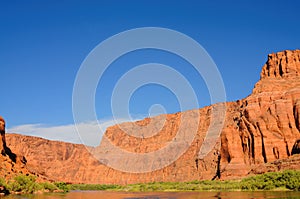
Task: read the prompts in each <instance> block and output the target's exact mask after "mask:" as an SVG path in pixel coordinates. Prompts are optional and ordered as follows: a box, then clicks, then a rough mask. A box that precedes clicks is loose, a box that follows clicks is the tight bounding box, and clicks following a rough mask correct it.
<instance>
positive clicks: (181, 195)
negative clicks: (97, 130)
mask: <svg viewBox="0 0 300 199" xmlns="http://www.w3.org/2000/svg"><path fill="white" fill-rule="evenodd" d="M93 198H100V199H203V198H212V199H246V198H247V199H248V198H251V199H267V198H290V199H292V198H300V192H279V191H276V192H171V193H170V192H163V193H158V192H151V193H141V192H139V193H131V192H130V193H128V192H107V191H78V192H76V191H75V192H71V193H68V194H36V195H22V196H17V195H10V196H6V197H4V198H3V199H93Z"/></svg>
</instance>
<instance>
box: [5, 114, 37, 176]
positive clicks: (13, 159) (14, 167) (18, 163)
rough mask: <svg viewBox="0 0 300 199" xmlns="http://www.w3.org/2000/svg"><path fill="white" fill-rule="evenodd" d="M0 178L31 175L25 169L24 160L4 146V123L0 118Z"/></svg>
mask: <svg viewBox="0 0 300 199" xmlns="http://www.w3.org/2000/svg"><path fill="white" fill-rule="evenodd" d="M0 152H1V154H0V176H1V177H3V178H5V179H10V178H12V177H14V176H15V175H17V174H33V173H31V172H30V171H28V169H27V168H26V159H25V158H24V157H23V156H20V155H16V154H15V153H13V152H12V151H11V149H10V148H9V147H7V144H6V138H5V121H4V119H3V118H2V117H1V116H0Z"/></svg>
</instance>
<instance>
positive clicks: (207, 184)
mask: <svg viewBox="0 0 300 199" xmlns="http://www.w3.org/2000/svg"><path fill="white" fill-rule="evenodd" d="M69 188H70V190H109V191H240V190H245V191H247V190H251V191H252V190H294V191H300V171H293V170H287V171H283V172H270V173H265V174H261V175H256V176H253V177H248V178H244V179H242V180H229V181H218V180H215V181H211V180H204V181H192V182H153V183H139V184H130V185H126V186H120V185H97V184H73V185H69Z"/></svg>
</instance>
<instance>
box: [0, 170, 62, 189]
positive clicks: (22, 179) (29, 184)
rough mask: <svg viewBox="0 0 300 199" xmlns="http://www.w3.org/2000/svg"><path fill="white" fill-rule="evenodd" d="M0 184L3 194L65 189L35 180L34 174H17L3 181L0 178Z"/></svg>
mask: <svg viewBox="0 0 300 199" xmlns="http://www.w3.org/2000/svg"><path fill="white" fill-rule="evenodd" d="M0 186H1V187H4V189H3V190H5V194H7V193H22V194H27V193H29V194H31V193H36V192H55V191H61V192H62V190H63V191H65V190H64V189H60V187H58V186H56V185H55V184H53V183H50V182H37V181H36V176H32V175H23V174H21V175H18V176H16V177H14V178H13V179H10V180H8V181H5V180H4V179H0Z"/></svg>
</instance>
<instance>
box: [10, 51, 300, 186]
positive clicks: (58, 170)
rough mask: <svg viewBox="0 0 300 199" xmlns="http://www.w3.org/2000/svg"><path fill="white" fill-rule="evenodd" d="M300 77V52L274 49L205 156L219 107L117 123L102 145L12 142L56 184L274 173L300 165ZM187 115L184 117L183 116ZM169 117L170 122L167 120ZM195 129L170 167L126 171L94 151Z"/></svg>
mask: <svg viewBox="0 0 300 199" xmlns="http://www.w3.org/2000/svg"><path fill="white" fill-rule="evenodd" d="M299 75H300V50H294V51H288V50H287V51H283V52H278V53H274V54H270V55H269V56H268V60H267V62H266V64H265V65H264V66H263V69H262V72H261V77H260V80H259V81H258V82H257V83H256V85H255V87H254V89H253V92H252V94H251V95H249V96H248V97H246V98H245V99H242V100H238V101H236V102H227V103H226V104H225V105H226V115H225V123H224V126H223V128H222V131H221V135H220V137H219V139H218V140H217V142H216V143H215V142H214V141H212V142H211V145H213V146H212V150H211V151H210V152H209V153H208V154H206V155H205V156H204V157H199V151H200V147H201V145H202V143H203V141H204V139H205V136H206V133H207V130H208V128H209V125H210V122H211V118H212V111H213V110H217V111H218V108H219V105H218V104H216V105H212V106H208V107H204V108H201V109H198V110H191V111H187V112H183V113H175V114H166V115H161V116H157V117H153V118H146V119H144V120H141V121H138V122H135V123H134V124H133V123H123V124H121V125H116V126H112V127H109V128H108V129H107V130H106V133H105V136H104V138H103V140H102V141H101V143H100V146H99V147H96V148H92V147H85V146H83V145H79V144H71V143H64V142H58V141H49V140H45V139H42V138H37V137H30V136H23V135H16V134H7V136H6V137H7V145H8V146H9V147H10V148H11V149H12V150H13V151H16V152H17V153H19V154H23V155H24V156H25V157H26V159H27V161H28V162H27V167H28V168H29V169H30V170H31V171H34V172H36V173H40V174H42V175H44V176H46V177H48V178H49V179H52V180H55V181H67V182H71V183H106V184H107V183H117V184H128V183H138V182H153V181H192V180H201V179H230V178H239V177H243V176H246V175H249V174H255V173H263V172H266V171H276V170H280V169H288V168H292V169H300V164H299V163H300V156H299V155H298V153H300V144H299V143H300V141H299V139H300V77H299ZM217 115H218V114H217ZM182 116H184V118H185V119H184V120H181V119H180V118H182ZM196 116H197V117H196ZM198 116H199V117H198ZM195 118H198V119H195ZM214 119H218V117H217V118H214ZM219 119H220V120H221V119H222V117H220V118H219ZM161 121H165V122H164V123H163V124H161ZM183 121H184V122H183ZM139 126H140V127H143V126H147V130H146V131H143V130H140V129H139V128H138V127H139ZM161 126H162V128H160V127H161ZM195 127H197V128H196V129H197V132H196V134H195V136H193V140H192V141H191V143H190V147H189V148H188V149H187V150H186V151H185V152H184V153H183V154H182V155H181V156H180V157H179V158H178V159H177V160H176V161H174V162H172V163H171V164H170V165H168V166H166V167H164V168H161V169H158V170H155V171H152V172H146V173H135V172H125V171H118V170H116V169H113V168H111V167H109V166H107V165H109V164H107V163H106V162H105V161H101V162H99V161H98V160H97V159H96V158H95V157H94V156H93V155H91V153H89V151H93V152H95V151H96V152H98V153H100V154H101V153H107V152H108V153H111V154H114V153H113V151H112V149H110V148H108V149H107V151H105V150H103V149H105V147H106V146H108V145H109V144H113V145H114V146H117V147H119V148H121V149H124V150H126V151H128V152H132V153H140V154H143V153H151V152H153V151H156V150H159V149H161V148H163V147H165V146H166V145H167V144H168V143H170V142H173V141H174V140H175V138H176V133H177V132H178V129H179V128H182V129H183V133H184V134H185V135H189V133H191V131H192V130H193V129H194V128H195ZM141 129H142V128H141ZM125 131H126V133H125ZM137 131H141V132H139V133H141V134H143V135H144V134H147V133H149V134H151V132H156V131H158V133H157V134H156V135H154V136H145V137H135V136H132V135H134V133H136V132H137ZM128 132H131V133H132V135H128ZM110 150H111V151H110ZM175 150H176V149H175ZM116 159H117V160H118V161H120V163H123V162H122V161H126V160H125V159H122V157H117V158H116ZM148 162H149V167H151V166H153V165H154V162H153V161H152V160H151V159H149V160H148ZM136 164H138V162H136Z"/></svg>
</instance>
